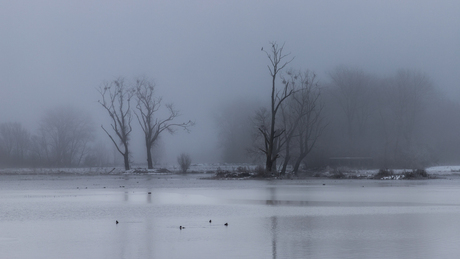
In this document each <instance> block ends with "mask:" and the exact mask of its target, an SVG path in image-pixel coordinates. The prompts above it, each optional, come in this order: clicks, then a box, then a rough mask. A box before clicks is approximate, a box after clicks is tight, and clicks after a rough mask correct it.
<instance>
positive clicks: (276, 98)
mask: <svg viewBox="0 0 460 259" xmlns="http://www.w3.org/2000/svg"><path fill="white" fill-rule="evenodd" d="M270 45H271V48H270V52H268V51H265V50H263V49H262V51H264V52H265V53H266V54H267V57H268V59H269V60H270V64H269V65H268V70H269V71H270V76H271V78H272V86H271V99H270V127H269V128H266V127H259V132H260V133H261V134H262V135H263V137H264V147H263V148H260V150H261V151H262V152H263V153H264V154H265V158H266V161H265V170H266V171H267V172H272V170H273V169H275V170H276V166H275V167H274V166H273V165H274V164H275V163H276V159H277V158H278V157H279V154H278V151H279V148H280V147H279V145H277V142H278V138H279V137H280V136H281V134H283V132H284V130H282V129H275V126H276V114H277V112H278V110H279V108H280V106H281V104H282V103H283V102H284V101H285V100H286V99H287V98H288V97H289V96H290V95H291V94H292V93H293V92H294V90H293V89H292V88H290V87H289V86H288V85H284V87H283V88H282V89H280V90H279V89H277V88H276V78H277V76H278V73H279V72H280V71H281V70H282V69H283V68H284V67H285V66H286V65H287V64H289V63H290V62H291V61H292V60H293V59H294V58H292V59H290V60H288V61H286V62H284V60H285V58H286V57H287V56H289V54H283V48H284V44H283V45H282V46H279V45H278V44H277V43H276V42H271V43H270Z"/></svg>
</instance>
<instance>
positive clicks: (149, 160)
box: [147, 144, 153, 169]
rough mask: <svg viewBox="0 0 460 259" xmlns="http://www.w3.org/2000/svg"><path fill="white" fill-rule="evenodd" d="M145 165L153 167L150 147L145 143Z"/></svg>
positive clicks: (149, 167)
mask: <svg viewBox="0 0 460 259" xmlns="http://www.w3.org/2000/svg"><path fill="white" fill-rule="evenodd" d="M147 167H148V169H153V161H152V147H151V146H150V145H149V144H147Z"/></svg>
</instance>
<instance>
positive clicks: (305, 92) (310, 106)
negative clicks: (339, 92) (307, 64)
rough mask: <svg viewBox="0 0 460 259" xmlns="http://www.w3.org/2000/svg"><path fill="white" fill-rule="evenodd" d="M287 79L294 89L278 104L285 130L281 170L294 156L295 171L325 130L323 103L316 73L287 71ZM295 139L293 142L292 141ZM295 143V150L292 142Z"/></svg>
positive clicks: (295, 171)
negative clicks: (283, 101)
mask: <svg viewBox="0 0 460 259" xmlns="http://www.w3.org/2000/svg"><path fill="white" fill-rule="evenodd" d="M287 75H288V78H283V82H284V84H285V85H287V86H288V87H289V85H290V87H291V88H292V89H296V91H295V92H294V93H293V94H292V95H291V96H290V97H289V98H288V100H287V102H285V103H284V104H283V105H282V106H281V114H282V122H283V126H284V129H285V131H284V133H283V135H282V137H281V138H280V142H281V144H280V145H283V146H284V161H283V166H282V169H281V173H282V174H283V173H285V172H286V168H287V165H288V164H289V162H290V160H291V158H292V156H296V160H295V164H294V168H293V172H294V173H297V171H298V169H299V166H300V163H301V162H302V161H303V160H304V159H305V157H306V156H307V155H308V153H310V151H311V150H312V149H313V147H314V146H315V144H316V142H317V140H318V138H319V137H320V135H321V134H322V132H323V130H324V127H325V126H324V125H323V124H322V121H321V117H320V116H321V111H322V109H323V104H322V103H320V99H319V98H320V94H321V92H320V88H319V86H318V83H317V81H316V75H315V74H314V73H312V72H309V71H308V70H307V71H305V72H300V71H293V70H291V71H288V72H287ZM294 140H295V141H294ZM292 142H295V143H296V145H295V149H297V152H293V150H292V149H294V147H292V146H291V143H292Z"/></svg>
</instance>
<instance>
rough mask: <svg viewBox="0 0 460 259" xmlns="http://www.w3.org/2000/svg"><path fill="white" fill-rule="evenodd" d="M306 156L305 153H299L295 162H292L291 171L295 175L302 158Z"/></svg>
mask: <svg viewBox="0 0 460 259" xmlns="http://www.w3.org/2000/svg"><path fill="white" fill-rule="evenodd" d="M306 156H307V154H305V155H304V154H301V155H300V156H299V157H298V158H297V160H296V161H295V164H294V168H293V170H292V172H294V174H295V175H297V173H298V172H299V167H300V164H301V163H302V160H303V159H304V158H305V157H306Z"/></svg>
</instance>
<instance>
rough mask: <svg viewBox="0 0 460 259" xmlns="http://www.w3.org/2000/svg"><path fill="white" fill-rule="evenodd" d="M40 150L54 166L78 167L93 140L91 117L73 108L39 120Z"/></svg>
mask: <svg viewBox="0 0 460 259" xmlns="http://www.w3.org/2000/svg"><path fill="white" fill-rule="evenodd" d="M39 135H40V137H39V138H40V139H41V150H39V152H44V154H45V155H44V156H41V157H46V158H47V159H48V164H49V165H52V166H79V165H80V163H81V162H82V159H83V158H84V156H85V155H86V154H87V148H88V144H89V142H90V141H92V140H93V139H94V127H93V122H92V120H91V117H90V116H89V114H87V113H85V112H83V111H81V110H78V109H77V108H74V107H68V106H60V107H56V108H53V109H50V110H48V111H47V112H46V113H45V115H44V116H43V118H42V119H41V120H40V128H39Z"/></svg>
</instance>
